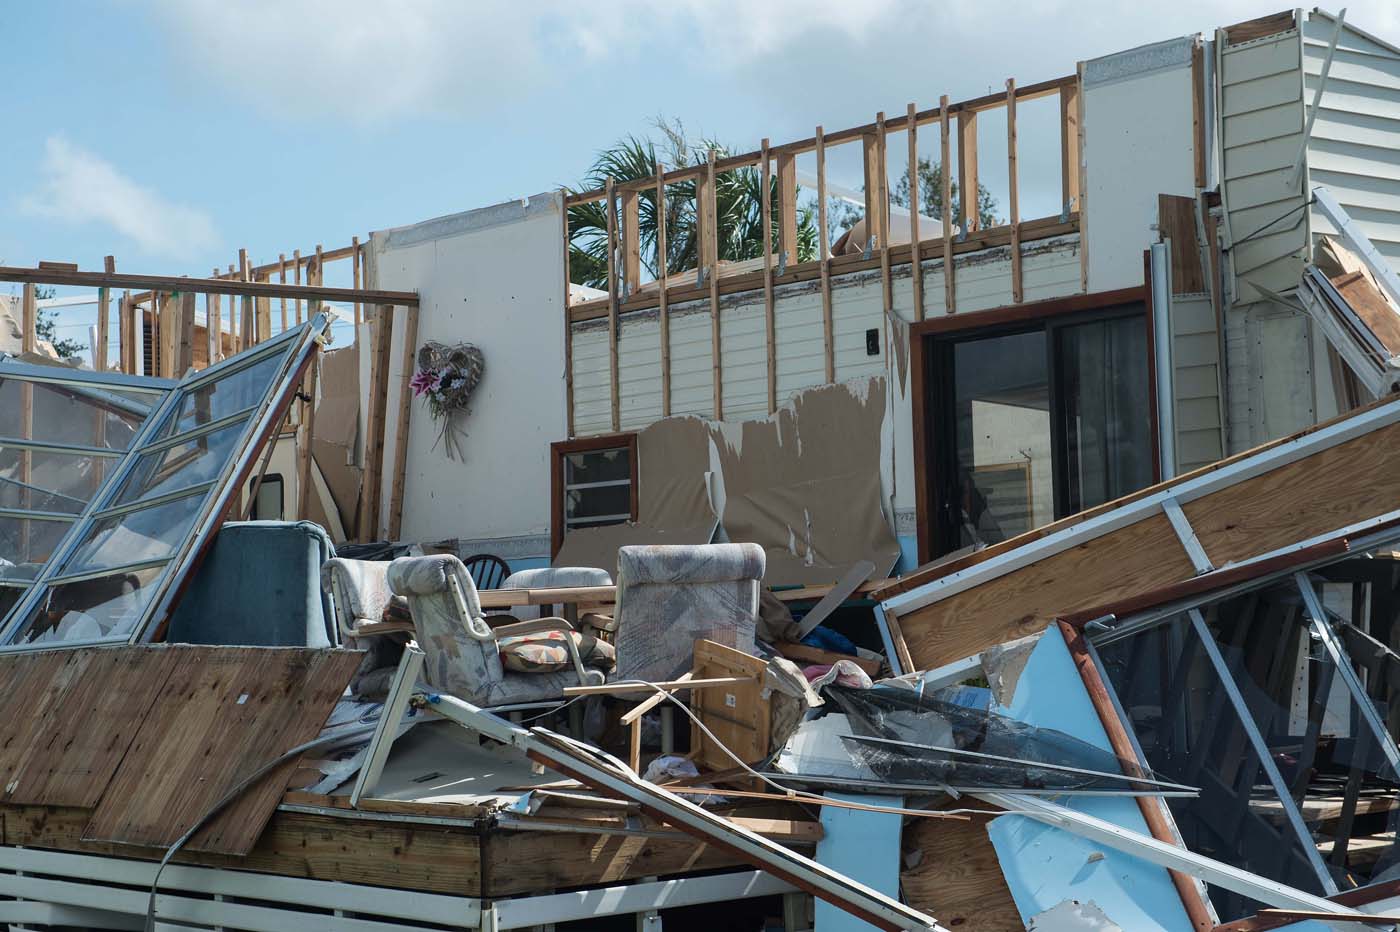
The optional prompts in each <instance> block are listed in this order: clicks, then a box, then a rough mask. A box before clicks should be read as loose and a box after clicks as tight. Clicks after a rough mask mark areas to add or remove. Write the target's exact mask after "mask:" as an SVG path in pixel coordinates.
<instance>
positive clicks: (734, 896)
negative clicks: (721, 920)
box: [492, 871, 797, 929]
mask: <svg viewBox="0 0 1400 932" xmlns="http://www.w3.org/2000/svg"><path fill="white" fill-rule="evenodd" d="M796 889H797V888H796V887H794V886H793V885H792V884H790V883H786V882H784V881H782V880H779V879H778V878H776V877H774V876H773V875H772V874H769V873H767V872H766V871H744V872H740V873H733V874H718V875H715V876H711V877H682V878H677V879H675V880H659V881H653V882H651V883H635V884H624V885H619V886H614V887H601V888H599V889H596V890H578V891H575V892H572V893H556V894H552V895H548V896H531V897H521V898H519V899H510V900H496V901H495V902H494V903H492V906H493V908H494V909H495V910H496V922H497V925H496V928H498V929H523V928H528V927H530V926H544V925H548V924H550V923H554V922H569V921H572V920H579V919H594V918H598V917H601V916H616V915H619V914H625V913H640V912H646V911H649V910H653V909H675V908H676V907H678V906H698V905H701V904H704V903H722V902H726V901H729V900H740V899H748V898H752V897H759V896H777V895H779V894H783V893H791V892H792V891H794V890H796Z"/></svg>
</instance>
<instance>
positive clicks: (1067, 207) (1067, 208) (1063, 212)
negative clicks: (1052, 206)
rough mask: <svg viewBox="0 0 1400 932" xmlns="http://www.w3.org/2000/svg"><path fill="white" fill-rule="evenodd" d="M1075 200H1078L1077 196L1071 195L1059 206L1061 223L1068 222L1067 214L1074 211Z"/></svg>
mask: <svg viewBox="0 0 1400 932" xmlns="http://www.w3.org/2000/svg"><path fill="white" fill-rule="evenodd" d="M1076 200H1078V198H1073V197H1072V198H1070V199H1069V200H1067V201H1065V204H1064V206H1063V207H1061V208H1060V222H1061V223H1069V215H1070V214H1072V213H1074V203H1075V201H1076Z"/></svg>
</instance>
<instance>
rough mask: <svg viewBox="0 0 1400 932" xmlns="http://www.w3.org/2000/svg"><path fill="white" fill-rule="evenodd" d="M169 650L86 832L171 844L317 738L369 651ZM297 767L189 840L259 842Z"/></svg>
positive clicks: (219, 844)
mask: <svg viewBox="0 0 1400 932" xmlns="http://www.w3.org/2000/svg"><path fill="white" fill-rule="evenodd" d="M147 649H148V650H158V649H160V648H147ZM164 649H165V650H167V651H172V652H175V653H176V654H177V657H176V659H175V660H174V662H173V663H172V666H171V668H170V674H169V676H167V678H166V679H165V680H164V681H163V682H162V684H161V689H160V693H159V694H158V695H157V697H156V700H155V702H154V704H153V705H152V707H151V711H150V713H149V714H148V715H147V716H146V718H145V720H144V721H143V722H142V723H141V725H140V727H139V728H138V729H137V731H136V735H135V737H134V738H133V739H132V741H131V746H130V748H129V749H128V751H127V753H126V755H125V757H123V758H122V761H121V765H120V766H119V767H118V768H117V772H116V774H115V775H114V776H113V778H112V781H111V783H110V784H109V785H108V788H107V791H106V792H105V793H104V794H103V796H102V800H101V802H99V803H98V805H97V808H96V809H95V810H94V811H93V815H92V821H91V822H89V823H88V826H87V828H86V829H85V830H84V833H83V837H84V838H85V839H87V840H93V841H111V842H119V843H124V844H137V845H156V846H169V845H170V844H172V843H173V842H174V841H175V840H176V839H178V838H179V837H180V836H181V835H182V834H184V833H185V831H187V830H188V829H189V828H190V827H191V826H193V825H194V824H195V822H196V821H197V820H198V819H199V818H200V817H202V816H204V815H205V814H206V813H207V812H208V811H209V810H210V808H211V807H212V806H213V805H214V803H215V802H217V801H218V800H220V799H221V798H222V797H223V796H224V795H225V794H226V793H228V791H229V790H231V789H232V788H233V787H234V786H236V785H237V784H238V783H240V782H242V781H243V780H244V779H246V778H247V777H248V776H249V775H251V774H252V773H253V772H255V771H256V770H258V769H259V768H261V767H263V766H265V765H266V764H268V763H270V762H271V761H272V760H274V759H275V758H276V757H278V756H279V755H281V754H282V753H284V752H285V751H287V750H289V749H290V748H293V747H295V746H297V745H299V744H301V743H303V742H305V741H308V740H310V739H311V738H314V737H315V736H316V734H317V733H318V732H319V731H320V730H321V726H322V725H323V724H324V723H325V721H326V717H327V716H328V715H329V714H330V711H331V708H332V707H333V706H334V705H335V702H336V700H337V699H338V698H339V697H340V694H341V692H342V691H343V690H344V689H345V686H346V685H347V684H348V683H349V682H350V677H351V676H353V675H354V672H355V669H356V668H357V667H358V666H359V662H360V656H361V655H360V654H359V653H358V652H356V651H342V650H313V649H303V648H252V647H238V648H230V647H187V646H179V647H167V648H164ZM295 765H296V761H295V760H289V761H287V762H286V763H285V764H283V765H282V766H281V767H279V768H277V769H276V770H274V771H273V772H272V773H271V774H269V775H268V776H267V777H266V778H265V779H263V780H261V781H260V782H259V783H257V784H256V785H255V786H253V787H251V788H250V789H249V790H247V791H246V792H245V793H244V794H243V795H242V796H241V797H240V798H239V799H238V800H237V801H235V802H233V803H231V804H230V805H229V806H228V807H227V808H226V809H224V811H223V812H222V814H220V815H218V816H215V817H214V819H213V820H212V821H211V822H209V824H207V825H206V826H205V827H204V828H203V829H201V830H200V831H199V832H197V833H196V834H195V836H194V837H193V838H191V839H190V842H189V844H188V847H189V848H190V850H192V851H211V852H218V853H222V854H246V853H247V852H249V851H250V850H252V848H253V846H254V844H255V842H256V841H257V839H258V836H259V835H260V834H261V833H262V830H263V827H264V826H265V825H266V824H267V820H268V818H269V817H270V816H271V815H272V811H273V809H274V808H276V806H277V803H278V801H279V800H280V799H281V798H282V792H283V790H285V789H286V780H287V777H288V776H289V775H290V773H291V771H292V770H293V769H294V768H295Z"/></svg>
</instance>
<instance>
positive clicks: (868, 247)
mask: <svg viewBox="0 0 1400 932" xmlns="http://www.w3.org/2000/svg"><path fill="white" fill-rule="evenodd" d="M874 252H875V237H873V236H872V237H870V240H869V241H868V242H867V243H866V244H865V252H863V253H861V254H860V257H861V258H862V259H869V258H870V256H871V255H872V254H873V253H874Z"/></svg>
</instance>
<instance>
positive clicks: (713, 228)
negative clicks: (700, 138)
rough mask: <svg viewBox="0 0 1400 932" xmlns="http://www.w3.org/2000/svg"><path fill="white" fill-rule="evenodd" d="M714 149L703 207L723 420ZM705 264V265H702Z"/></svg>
mask: <svg viewBox="0 0 1400 932" xmlns="http://www.w3.org/2000/svg"><path fill="white" fill-rule="evenodd" d="M715 196H716V192H715V150H714V149H711V150H710V155H709V158H708V160H707V162H706V168H705V204H704V210H705V214H706V216H707V217H708V218H709V219H708V220H707V222H706V224H705V226H706V228H707V230H708V232H707V235H706V237H705V239H706V241H707V242H708V243H709V255H710V266H709V268H708V270H707V273H706V274H707V275H708V277H709V282H710V362H711V368H710V372H711V373H712V377H713V379H714V386H713V387H714V404H715V408H714V416H715V420H717V421H722V420H724V366H723V362H722V361H721V354H720V324H719V210H718V208H717V206H716V204H715ZM702 268H703V265H702Z"/></svg>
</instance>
